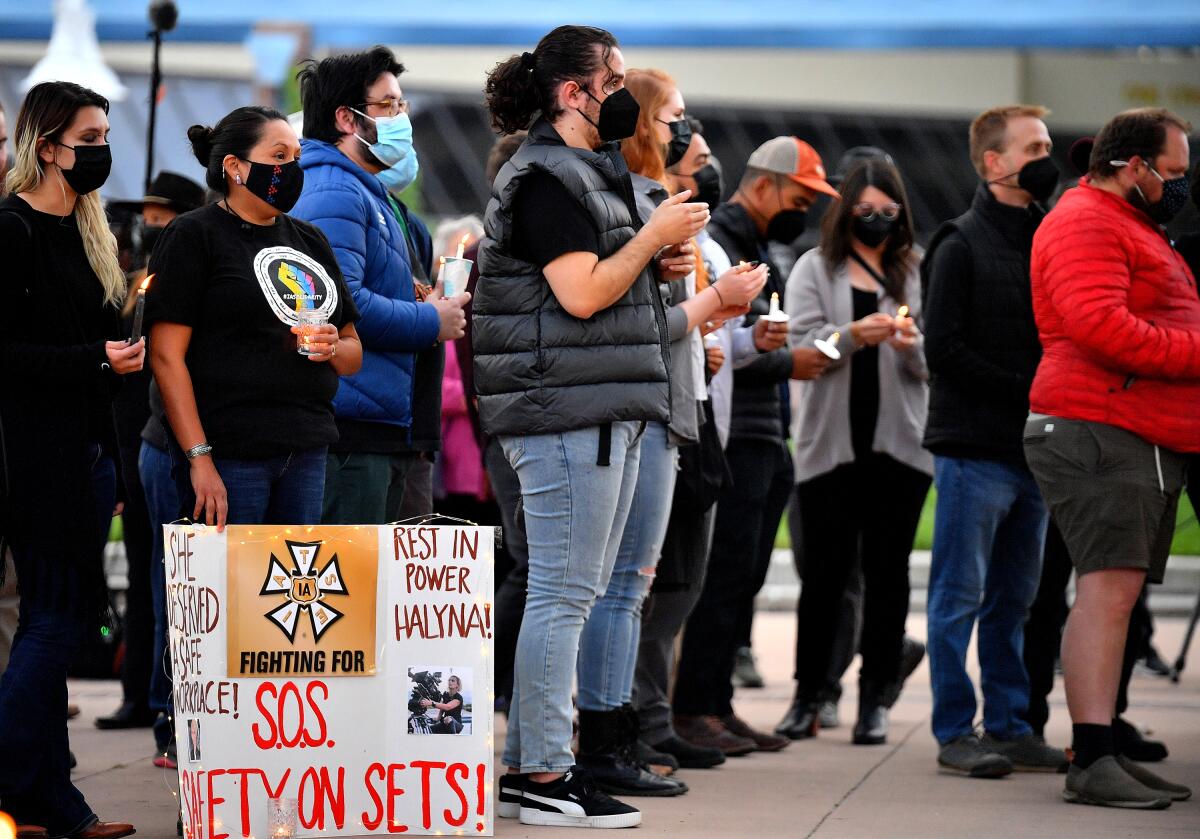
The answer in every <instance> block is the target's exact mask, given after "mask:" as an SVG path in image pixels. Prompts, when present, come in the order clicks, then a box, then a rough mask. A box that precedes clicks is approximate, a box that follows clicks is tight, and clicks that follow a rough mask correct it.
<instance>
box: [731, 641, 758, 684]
mask: <svg viewBox="0 0 1200 839" xmlns="http://www.w3.org/2000/svg"><path fill="white" fill-rule="evenodd" d="M733 683H734V685H736V686H737V687H740V688H760V687H762V686H763V684H764V682H763V677H762V674H761V673H759V672H758V662H757V661H755V659H754V650H752V649H750V647H738V651H737V653H736V654H735V657H734V664H733Z"/></svg>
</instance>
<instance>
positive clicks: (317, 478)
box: [171, 446, 327, 524]
mask: <svg viewBox="0 0 1200 839" xmlns="http://www.w3.org/2000/svg"><path fill="white" fill-rule="evenodd" d="M326 451H327V449H326V447H325V446H319V447H317V448H314V449H305V450H303V451H297V452H291V453H289V454H285V455H279V456H277V457H265V458H263V459H261V460H237V459H235V458H229V457H214V458H213V463H214V465H215V466H216V467H217V474H219V475H220V476H221V480H222V481H223V482H224V484H225V492H226V494H227V495H228V496H229V515H228V517H227V520H226V523H227V524H320V523H321V504H322V502H323V501H324V498H325V454H326ZM171 475H172V477H174V478H175V486H176V487H177V488H178V490H179V497H180V500H181V501H182V502H183V508H184V510H185V512H186V513H187V514H188V515H189V516H190V515H191V514H192V511H193V510H194V509H195V504H196V493H195V492H193V491H192V479H191V469H190V467H189V465H188V462H187V459H186V458H184V455H183V452H182V451H177V450H176V447H172V451H171Z"/></svg>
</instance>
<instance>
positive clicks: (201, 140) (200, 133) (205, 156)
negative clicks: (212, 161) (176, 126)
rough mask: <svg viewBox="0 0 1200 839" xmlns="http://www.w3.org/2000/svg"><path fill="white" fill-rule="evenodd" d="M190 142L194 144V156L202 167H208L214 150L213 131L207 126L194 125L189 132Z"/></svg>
mask: <svg viewBox="0 0 1200 839" xmlns="http://www.w3.org/2000/svg"><path fill="white" fill-rule="evenodd" d="M187 138H188V141H189V142H190V143H191V144H192V154H194V155H195V156H196V160H198V161H200V165H201V166H204V167H205V168H207V167H208V161H209V158H211V157H212V150H213V130H212V128H210V127H209V126H207V125H193V126H192V127H191V128H189V129H188V130H187Z"/></svg>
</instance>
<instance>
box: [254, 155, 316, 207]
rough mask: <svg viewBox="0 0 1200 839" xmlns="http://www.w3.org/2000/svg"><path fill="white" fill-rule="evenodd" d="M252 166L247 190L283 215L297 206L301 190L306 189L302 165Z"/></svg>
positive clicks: (267, 164)
mask: <svg viewBox="0 0 1200 839" xmlns="http://www.w3.org/2000/svg"><path fill="white" fill-rule="evenodd" d="M245 162H246V163H249V164H250V174H249V175H247V176H246V189H248V190H250V192H251V193H252V194H253V195H254V196H255V197H256V198H258V199H259V200H260V201H262V202H263V203H264V204H266V205H268V206H270V207H274V208H275V209H276V210H279V212H281V213H286V212H288V211H289V210H291V209H292V207H295V206H296V202H297V201H299V200H300V190H302V189H304V170H303V169H301V168H300V163H299V162H298V161H295V160H293V161H292V162H291V163H255V162H254V161H252V160H247V161H245Z"/></svg>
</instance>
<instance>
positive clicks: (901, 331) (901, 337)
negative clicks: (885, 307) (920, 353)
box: [888, 306, 917, 350]
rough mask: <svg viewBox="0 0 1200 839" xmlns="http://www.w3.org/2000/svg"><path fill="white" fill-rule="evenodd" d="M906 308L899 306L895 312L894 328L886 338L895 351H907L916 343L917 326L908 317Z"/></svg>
mask: <svg viewBox="0 0 1200 839" xmlns="http://www.w3.org/2000/svg"><path fill="white" fill-rule="evenodd" d="M908 312H909V309H908V306H901V307H900V308H899V309H898V310H897V311H896V322H895V328H894V330H893V333H892V335H891V336H890V337H889V338H888V343H889V344H890V345H891V346H892V348H893V349H896V350H909V349H911V348H912V347H913V345H914V344H916V342H917V325H916V323H914V322H913V319H912V318H911V317H909V316H908Z"/></svg>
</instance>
